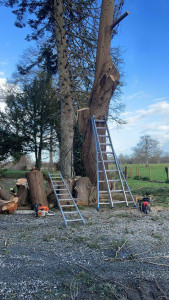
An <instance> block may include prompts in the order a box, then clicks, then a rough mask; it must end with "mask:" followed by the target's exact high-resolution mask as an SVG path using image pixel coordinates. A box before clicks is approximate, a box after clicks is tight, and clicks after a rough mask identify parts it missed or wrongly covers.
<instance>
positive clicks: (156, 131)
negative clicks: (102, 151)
mask: <svg viewBox="0 0 169 300" xmlns="http://www.w3.org/2000/svg"><path fill="white" fill-rule="evenodd" d="M161 100H163V98H161ZM168 116H169V101H160V100H159V101H158V102H157V103H152V104H150V105H148V106H147V107H146V108H144V109H142V110H135V111H132V112H131V111H130V112H126V113H124V114H123V117H124V118H125V120H126V121H127V124H126V125H122V126H121V129H120V130H119V129H118V130H117V126H116V125H115V123H114V124H111V125H110V131H111V135H112V141H113V143H114V146H115V149H116V151H117V153H124V154H125V153H126V154H130V153H131V148H132V147H134V146H135V145H136V144H137V143H138V141H139V138H140V136H142V135H144V134H149V135H151V136H152V137H153V138H155V139H157V140H158V141H159V142H160V146H161V147H162V148H163V149H164V150H165V151H166V149H167V145H169V117H168Z"/></svg>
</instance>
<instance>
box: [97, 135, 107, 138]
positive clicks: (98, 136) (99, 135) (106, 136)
mask: <svg viewBox="0 0 169 300" xmlns="http://www.w3.org/2000/svg"><path fill="white" fill-rule="evenodd" d="M98 137H105V138H108V137H109V136H108V135H104V134H98Z"/></svg>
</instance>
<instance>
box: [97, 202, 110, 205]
mask: <svg viewBox="0 0 169 300" xmlns="http://www.w3.org/2000/svg"><path fill="white" fill-rule="evenodd" d="M99 204H102V205H104V204H106V205H108V204H110V202H99Z"/></svg>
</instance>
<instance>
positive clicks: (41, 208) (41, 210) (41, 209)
mask: <svg viewBox="0 0 169 300" xmlns="http://www.w3.org/2000/svg"><path fill="white" fill-rule="evenodd" d="M35 212H36V217H43V216H46V214H47V213H48V212H49V207H48V206H47V205H41V204H40V203H39V204H37V205H36V206H35Z"/></svg>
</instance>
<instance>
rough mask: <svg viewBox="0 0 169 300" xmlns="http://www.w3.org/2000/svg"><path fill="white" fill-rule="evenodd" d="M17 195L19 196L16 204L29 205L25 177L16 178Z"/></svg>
mask: <svg viewBox="0 0 169 300" xmlns="http://www.w3.org/2000/svg"><path fill="white" fill-rule="evenodd" d="M16 186H17V190H18V192H17V196H18V198H19V202H18V206H27V205H29V204H30V203H29V195H28V183H27V180H26V178H20V179H18V180H17V183H16Z"/></svg>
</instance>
